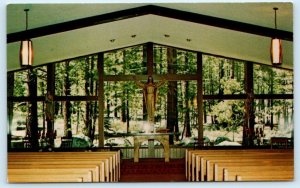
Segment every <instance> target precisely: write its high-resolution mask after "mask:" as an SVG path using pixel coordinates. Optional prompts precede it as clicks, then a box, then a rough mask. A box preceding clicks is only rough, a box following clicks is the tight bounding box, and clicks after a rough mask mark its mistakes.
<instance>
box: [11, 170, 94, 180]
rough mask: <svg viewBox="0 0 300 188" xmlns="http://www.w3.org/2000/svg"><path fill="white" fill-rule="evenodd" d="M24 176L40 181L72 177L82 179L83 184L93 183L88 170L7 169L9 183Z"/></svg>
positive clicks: (91, 175) (90, 172)
mask: <svg viewBox="0 0 300 188" xmlns="http://www.w3.org/2000/svg"><path fill="white" fill-rule="evenodd" d="M24 172H25V173H24ZM24 175H27V176H29V177H31V176H36V177H40V179H41V181H45V180H44V179H42V178H41V177H43V178H45V179H48V178H47V177H48V176H49V177H51V178H53V177H55V176H58V177H59V176H64V175H72V176H74V177H82V178H83V181H84V182H95V181H94V180H93V174H92V171H90V170H88V169H81V170H79V169H60V170H57V169H42V170H41V169H8V181H10V177H19V176H21V177H22V176H24ZM51 178H49V179H51Z"/></svg>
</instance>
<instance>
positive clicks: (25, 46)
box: [20, 9, 33, 67]
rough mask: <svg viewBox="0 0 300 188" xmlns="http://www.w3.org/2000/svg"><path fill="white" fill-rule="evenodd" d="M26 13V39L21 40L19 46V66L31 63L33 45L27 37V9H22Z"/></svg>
mask: <svg viewBox="0 0 300 188" xmlns="http://www.w3.org/2000/svg"><path fill="white" fill-rule="evenodd" d="M24 11H25V13H26V31H25V32H26V33H25V34H26V39H25V40H22V41H21V46H20V65H21V67H30V66H32V64H33V45H32V41H31V40H30V39H29V38H27V28H28V11H29V9H25V10H24Z"/></svg>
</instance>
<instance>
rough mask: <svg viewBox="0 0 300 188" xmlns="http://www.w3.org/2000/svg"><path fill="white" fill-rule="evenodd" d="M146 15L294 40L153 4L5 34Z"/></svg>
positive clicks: (14, 36) (14, 37)
mask: <svg viewBox="0 0 300 188" xmlns="http://www.w3.org/2000/svg"><path fill="white" fill-rule="evenodd" d="M149 14H153V15H157V16H162V17H167V18H172V19H178V20H183V21H188V22H193V23H197V24H204V25H209V26H213V27H219V28H224V29H230V30H234V31H239V32H245V33H249V34H254V35H260V36H265V37H273V36H274V35H275V34H276V36H277V37H279V38H281V39H283V40H287V41H293V32H289V31H283V30H275V29H272V28H267V27H262V26H258V25H253V24H248V23H243V22H237V21H233V20H227V19H223V18H217V17H212V16H206V15H202V14H196V13H191V12H186V11H182V10H176V9H170V8H165V7H160V6H155V5H147V6H142V7H137V8H131V9H126V10H121V11H116V12H112V13H107V14H102V15H98V16H92V17H87V18H81V19H77V20H72V21H68V22H63V23H58V24H54V25H48V26H43V27H39V28H34V29H30V30H27V31H21V32H16V33H10V34H7V43H12V42H17V41H21V40H23V39H26V38H37V37H42V36H46V35H51V34H56V33H61V32H66V31H71V30H75V29H80V28H84V27H90V26H95V25H99V24H105V23H109V22H114V21H119V20H124V19H129V18H134V17H138V16H144V15H149Z"/></svg>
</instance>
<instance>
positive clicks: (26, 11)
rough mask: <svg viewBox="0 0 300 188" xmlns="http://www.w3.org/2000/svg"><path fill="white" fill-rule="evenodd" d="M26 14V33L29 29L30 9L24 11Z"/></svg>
mask: <svg viewBox="0 0 300 188" xmlns="http://www.w3.org/2000/svg"><path fill="white" fill-rule="evenodd" d="M24 11H25V13H26V31H27V29H28V11H29V9H24Z"/></svg>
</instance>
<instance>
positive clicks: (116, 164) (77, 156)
mask: <svg viewBox="0 0 300 188" xmlns="http://www.w3.org/2000/svg"><path fill="white" fill-rule="evenodd" d="M17 165H19V166H25V167H26V166H27V169H28V166H35V167H37V166H42V167H43V169H48V167H52V168H53V166H60V168H59V170H61V169H64V167H62V166H65V168H72V167H71V166H72V165H73V168H74V167H76V165H77V166H80V167H81V168H83V169H84V165H89V167H87V166H86V168H91V165H93V166H94V168H95V169H96V168H97V169H98V172H95V171H96V170H95V169H94V170H93V171H92V172H94V173H92V174H93V176H92V178H93V180H94V181H97V180H99V181H104V179H105V181H118V179H119V178H120V151H118V152H28V153H27V152H10V153H9V154H8V168H16V166H17ZM105 167H106V168H105ZM31 168H32V167H31ZM55 168H56V167H55ZM79 169H80V168H79ZM24 170H26V169H24ZM90 170H91V169H90ZM104 170H105V171H104ZM65 172H66V171H65ZM50 174H51V173H50ZM103 174H105V176H103ZM23 179H24V178H23ZM75 180H76V181H77V180H78V178H75ZM83 181H84V180H83Z"/></svg>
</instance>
